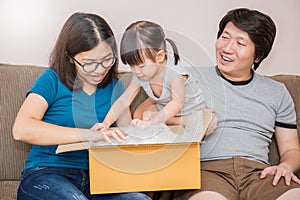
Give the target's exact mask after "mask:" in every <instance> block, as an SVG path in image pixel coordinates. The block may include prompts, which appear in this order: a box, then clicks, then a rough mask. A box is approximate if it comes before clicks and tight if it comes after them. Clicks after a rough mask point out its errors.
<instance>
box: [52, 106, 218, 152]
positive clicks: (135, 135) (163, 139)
mask: <svg viewBox="0 0 300 200" xmlns="http://www.w3.org/2000/svg"><path fill="white" fill-rule="evenodd" d="M213 116H214V115H213V114H212V113H211V112H208V111H197V112H194V113H193V114H192V115H191V117H190V118H189V120H188V122H187V124H186V126H185V128H184V127H183V126H181V125H176V126H166V125H165V124H157V125H152V126H151V127H147V128H138V127H123V128H122V127H120V129H122V130H124V131H125V132H127V133H128V138H127V140H125V141H123V142H122V143H118V142H116V141H113V143H108V142H104V141H103V142H102V141H101V142H97V143H94V142H78V143H71V144H63V145H59V146H58V147H57V149H56V153H57V154H58V153H63V152H68V151H77V150H83V149H89V148H90V147H92V146H112V145H114V146H115V145H117V146H122V145H126V146H128V145H135V146H136V145H152V144H171V143H175V144H176V143H194V142H197V143H200V142H201V141H202V139H203V137H204V136H205V133H206V131H207V128H208V126H209V124H210V123H211V121H212V119H213Z"/></svg>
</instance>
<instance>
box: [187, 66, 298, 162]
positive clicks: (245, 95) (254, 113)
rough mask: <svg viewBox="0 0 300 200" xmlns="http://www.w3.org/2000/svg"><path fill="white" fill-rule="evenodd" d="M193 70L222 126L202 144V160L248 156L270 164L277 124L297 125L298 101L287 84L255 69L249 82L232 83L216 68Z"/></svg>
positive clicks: (289, 126) (219, 124)
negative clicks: (294, 99) (292, 95)
mask: <svg viewBox="0 0 300 200" xmlns="http://www.w3.org/2000/svg"><path fill="white" fill-rule="evenodd" d="M190 71H191V72H192V74H193V75H194V79H195V80H196V84H197V85H198V86H199V87H200V88H201V90H202V92H203V94H204V97H205V104H206V106H207V107H208V108H213V109H214V110H215V114H216V115H217V116H218V118H219V123H218V128H217V129H216V131H215V132H214V133H212V134H211V135H209V136H207V137H206V138H205V143H203V144H202V145H201V160H203V161H205V160H216V159H225V158H232V157H244V158H247V159H251V160H256V161H259V162H262V163H266V164H269V163H268V153H269V149H268V147H269V145H270V143H271V139H272V136H273V133H274V131H275V129H274V128H275V124H276V126H282V127H288V128H296V112H295V109H294V103H293V100H292V98H291V96H290V94H289V92H288V90H287V89H286V87H285V85H284V84H282V83H279V82H277V81H274V80H272V79H269V78H266V77H264V76H261V75H258V74H256V73H255V72H253V77H252V79H250V80H248V81H244V82H230V81H229V80H226V79H225V78H224V77H222V76H221V74H220V73H219V72H218V70H217V68H216V67H210V68H198V69H195V68H190Z"/></svg>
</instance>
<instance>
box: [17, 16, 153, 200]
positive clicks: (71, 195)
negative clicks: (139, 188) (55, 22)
mask: <svg viewBox="0 0 300 200" xmlns="http://www.w3.org/2000/svg"><path fill="white" fill-rule="evenodd" d="M117 66H118V58H117V46H116V41H115V38H114V34H113V32H112V30H111V28H110V27H109V25H108V24H107V23H106V21H105V20H104V19H103V18H101V17H100V16H98V15H95V14H89V13H74V14H73V15H71V16H70V17H69V19H68V20H67V21H66V23H65V24H64V26H63V28H62V30H61V32H60V34H59V36H58V39H57V41H56V45H55V46H54V49H53V51H52V54H51V56H50V68H49V69H46V70H45V71H44V72H43V73H42V74H41V75H40V76H39V77H38V79H37V80H36V81H35V83H34V84H33V86H32V87H31V88H30V89H29V91H28V93H27V95H26V99H25V101H24V103H23V105H22V106H21V108H20V111H19V113H18V115H17V117H16V120H15V124H14V127H13V136H14V138H15V139H16V140H21V141H23V142H27V143H29V144H32V149H31V151H30V153H29V156H28V158H27V160H26V164H25V167H24V170H23V172H22V180H21V183H20V186H19V189H18V199H30V200H34V199H46V200H52V199H55V200H57V199H81V200H84V199H95V200H100V199H106V200H112V199H113V200H114V199H118V200H122V199H128V200H129V199H130V200H132V199H133V200H134V199H150V198H149V197H148V196H146V195H145V194H143V193H122V194H105V195H100V194H98V195H91V194H90V190H89V172H88V152H87V150H80V151H73V152H67V153H62V154H56V153H55V150H56V148H57V145H59V144H65V143H73V142H81V141H93V142H95V141H101V140H105V141H107V142H111V140H117V141H118V142H122V140H124V139H126V134H125V133H123V132H122V131H121V130H119V129H114V130H106V131H99V130H97V129H96V128H94V127H93V125H94V124H96V123H98V122H102V121H103V119H104V117H105V116H106V114H107V112H108V110H109V109H110V107H111V105H112V103H113V102H114V100H115V99H116V98H118V97H119V96H120V94H121V93H122V92H123V90H124V88H123V86H122V84H120V83H119V82H118V81H117V71H116V70H117ZM122 116H123V117H122V118H121V119H120V120H119V121H117V124H118V125H123V126H125V125H128V123H129V122H130V120H131V117H130V113H129V110H128V109H127V110H126V111H125V112H124V113H123V115H122ZM102 181H107V180H102Z"/></svg>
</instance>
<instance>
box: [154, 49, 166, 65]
mask: <svg viewBox="0 0 300 200" xmlns="http://www.w3.org/2000/svg"><path fill="white" fill-rule="evenodd" d="M165 56H166V52H165V51H164V50H159V51H158V52H157V54H156V62H157V63H162V62H164V61H165Z"/></svg>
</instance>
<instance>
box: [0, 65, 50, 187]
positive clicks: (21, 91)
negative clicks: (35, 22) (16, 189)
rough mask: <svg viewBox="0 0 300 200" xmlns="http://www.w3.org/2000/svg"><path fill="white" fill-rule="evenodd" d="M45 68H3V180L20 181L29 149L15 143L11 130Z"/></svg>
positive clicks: (0, 158)
mask: <svg viewBox="0 0 300 200" xmlns="http://www.w3.org/2000/svg"><path fill="white" fill-rule="evenodd" d="M44 69H45V68H44V67H32V66H23V65H7V64H0V80H1V85H0V94H1V101H0V111H1V112H0V134H1V140H0V149H1V151H0V152H1V154H0V163H1V168H0V170H1V171H0V180H1V181H2V180H19V179H20V172H21V171H22V169H23V166H24V161H25V159H26V157H27V154H28V152H29V150H30V145H28V144H25V143H24V142H20V141H15V140H14V139H13V137H12V126H13V123H14V120H15V117H16V114H17V112H18V110H19V108H20V106H21V104H22V102H23V100H24V98H25V94H26V92H27V90H28V89H29V87H31V85H32V83H33V82H34V80H35V79H36V78H37V76H38V75H39V74H40V73H41V72H42V71H43V70H44Z"/></svg>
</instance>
